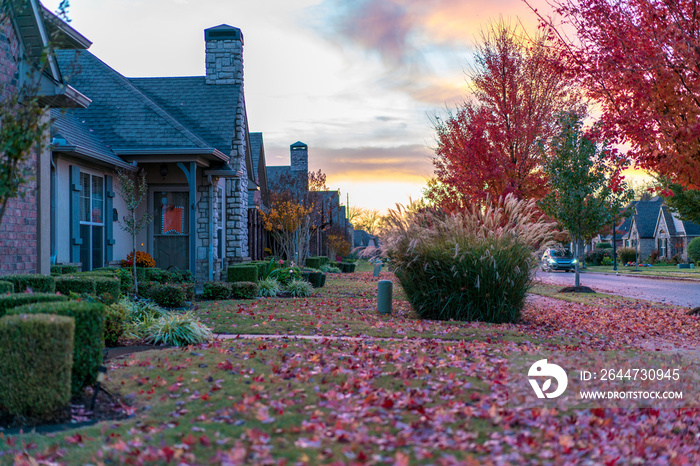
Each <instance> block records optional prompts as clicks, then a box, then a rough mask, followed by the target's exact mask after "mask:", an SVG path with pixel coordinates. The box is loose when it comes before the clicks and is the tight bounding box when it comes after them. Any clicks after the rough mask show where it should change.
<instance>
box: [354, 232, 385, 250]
mask: <svg viewBox="0 0 700 466" xmlns="http://www.w3.org/2000/svg"><path fill="white" fill-rule="evenodd" d="M352 247H353V248H360V249H364V248H368V247H373V248H378V247H379V238H377V237H376V236H374V235H370V234H369V233H367V232H366V231H365V230H355V231H354V233H353V245H352Z"/></svg>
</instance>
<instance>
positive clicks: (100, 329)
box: [7, 301, 105, 395]
mask: <svg viewBox="0 0 700 466" xmlns="http://www.w3.org/2000/svg"><path fill="white" fill-rule="evenodd" d="M7 313H8V314H13V315H17V314H58V315H62V316H67V317H73V318H74V319H75V340H74V342H73V371H72V377H71V391H72V392H73V394H74V395H78V394H80V393H81V392H82V391H83V389H84V388H85V387H88V386H91V385H94V384H95V382H96V381H97V369H98V368H99V367H100V364H101V363H102V349H103V348H104V331H105V307H104V305H102V304H99V303H87V302H76V301H65V302H56V303H38V304H28V305H26V306H20V307H15V308H12V309H9V310H8V311H7Z"/></svg>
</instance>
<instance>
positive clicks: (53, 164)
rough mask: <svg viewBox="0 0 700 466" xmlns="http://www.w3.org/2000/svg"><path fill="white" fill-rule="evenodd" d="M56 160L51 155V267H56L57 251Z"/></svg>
mask: <svg viewBox="0 0 700 466" xmlns="http://www.w3.org/2000/svg"><path fill="white" fill-rule="evenodd" d="M56 170H57V167H56V159H55V158H54V155H53V153H52V154H51V265H56V260H57V259H58V251H57V250H56V195H57V191H58V188H57V186H56V176H57V175H56Z"/></svg>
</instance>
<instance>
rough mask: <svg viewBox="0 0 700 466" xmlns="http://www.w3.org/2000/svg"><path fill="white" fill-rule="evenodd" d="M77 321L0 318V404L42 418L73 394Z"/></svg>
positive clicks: (37, 316)
mask: <svg viewBox="0 0 700 466" xmlns="http://www.w3.org/2000/svg"><path fill="white" fill-rule="evenodd" d="M74 331H75V322H74V319H72V318H70V317H65V316H57V315H47V314H20V315H12V316H5V317H3V318H2V319H0V374H2V377H0V405H2V406H3V407H4V408H5V409H6V410H7V411H8V412H9V413H10V414H11V415H13V416H23V417H25V418H30V419H32V420H37V421H39V422H41V421H42V420H49V419H50V418H51V417H52V416H53V415H54V414H56V412H57V411H59V410H60V409H61V408H63V407H65V406H66V405H67V404H68V402H69V401H70V396H71V369H72V365H73V339H74Z"/></svg>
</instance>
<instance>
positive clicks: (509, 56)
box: [426, 22, 577, 205]
mask: <svg viewBox="0 0 700 466" xmlns="http://www.w3.org/2000/svg"><path fill="white" fill-rule="evenodd" d="M547 45H548V44H547V41H546V39H545V38H544V37H540V36H538V37H535V38H529V37H526V35H525V34H524V32H523V31H522V30H521V28H519V27H517V26H511V25H508V24H506V23H504V22H498V23H492V24H491V25H490V26H489V27H488V29H486V31H484V32H482V38H481V42H480V43H479V44H477V46H476V52H475V58H474V60H475V64H474V66H473V67H472V68H471V69H470V71H468V73H467V74H468V80H469V82H470V87H471V89H470V91H471V93H470V94H471V95H470V97H469V98H468V99H467V100H466V101H465V102H464V103H463V104H461V105H460V106H458V107H457V108H456V109H455V110H454V111H452V112H450V114H449V116H448V117H447V118H444V119H441V118H439V117H435V119H434V127H435V130H436V133H437V137H436V139H437V147H436V148H435V156H434V159H433V164H434V166H435V182H434V183H433V185H432V186H429V189H428V190H427V192H426V194H427V197H428V199H429V200H431V198H432V200H433V202H434V201H435V198H436V197H438V198H439V197H440V196H441V195H442V196H443V197H444V195H445V194H446V193H448V194H450V196H449V197H450V199H451V201H452V202H453V203H454V202H455V201H457V204H461V205H464V204H465V203H470V202H480V201H482V200H483V199H485V198H486V197H487V196H489V195H490V196H491V197H493V198H498V197H501V196H505V195H507V194H509V193H512V194H514V195H515V196H516V197H518V198H540V197H542V196H543V195H544V194H545V193H546V190H545V180H546V178H545V174H544V172H543V171H542V165H543V158H542V157H543V155H542V152H541V151H540V150H539V149H538V143H543V144H545V145H547V144H548V142H549V140H550V139H551V138H552V137H553V136H554V134H555V133H556V118H557V115H558V114H559V113H561V112H562V111H565V110H570V109H572V108H573V107H574V106H575V105H576V102H577V100H576V99H575V96H574V94H573V93H572V92H571V88H570V86H569V85H568V82H567V81H566V79H565V78H564V76H563V75H562V74H561V72H560V68H559V66H558V64H557V63H556V60H555V58H556V57H554V56H553V55H552V54H551V53H550V51H549V48H548V47H547Z"/></svg>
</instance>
